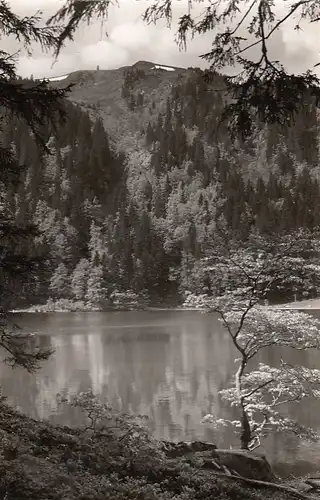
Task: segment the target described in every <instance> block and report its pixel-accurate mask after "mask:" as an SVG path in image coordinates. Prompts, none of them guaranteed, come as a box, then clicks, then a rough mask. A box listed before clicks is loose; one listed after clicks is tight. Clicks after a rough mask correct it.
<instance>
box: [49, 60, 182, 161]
mask: <svg viewBox="0 0 320 500" xmlns="http://www.w3.org/2000/svg"><path fill="white" fill-rule="evenodd" d="M155 66H157V65H156V64H155V63H152V62H146V61H139V62H137V63H136V64H134V65H133V66H125V67H122V68H119V69H115V70H96V71H76V72H74V73H70V75H69V76H68V77H67V78H66V79H64V80H62V81H59V82H54V83H53V85H56V86H65V85H66V84H69V83H72V84H74V85H75V86H74V88H73V90H72V92H71V94H70V100H71V101H72V102H74V103H77V104H79V105H80V106H81V107H83V108H85V109H87V110H89V111H90V115H91V116H92V117H97V116H100V117H101V118H102V120H103V123H104V126H105V128H106V130H107V132H108V135H109V138H110V142H111V144H112V145H113V146H114V147H115V148H116V149H117V150H118V151H119V150H121V151H123V152H128V153H129V152H130V151H132V150H136V149H137V148H139V149H140V148H142V147H143V145H144V135H143V133H142V132H143V129H145V128H146V126H147V124H148V122H149V121H153V120H155V119H156V118H157V116H158V114H159V112H164V110H165V105H166V101H167V98H168V96H169V95H170V93H171V87H172V84H174V83H175V82H176V81H177V79H180V78H181V77H183V76H186V75H187V74H189V73H190V70H186V69H183V68H174V71H167V70H162V69H157V68H155ZM153 68H154V69H153ZM130 70H131V71H132V70H133V71H137V70H140V71H142V72H143V74H142V77H141V78H140V79H139V80H138V81H136V82H135V84H134V90H133V93H134V94H135V95H137V94H138V93H139V91H140V92H143V93H144V103H143V106H141V107H139V108H137V109H135V110H134V111H132V110H130V108H129V106H128V102H127V100H126V99H125V98H123V97H122V87H123V85H124V82H125V75H126V72H128V71H130ZM152 103H154V104H153V106H154V107H152Z"/></svg>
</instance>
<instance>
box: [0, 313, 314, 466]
mask: <svg viewBox="0 0 320 500" xmlns="http://www.w3.org/2000/svg"><path fill="white" fill-rule="evenodd" d="M16 321H17V322H18V324H19V325H20V326H22V327H23V328H24V330H25V331H35V332H37V334H38V335H39V341H40V343H41V345H43V346H52V347H53V348H54V349H55V354H54V355H53V356H52V357H51V358H50V360H49V361H47V362H45V363H44V364H43V367H42V368H41V370H39V371H38V372H37V373H35V374H28V373H26V372H25V371H24V370H22V369H17V368H16V369H14V370H12V369H11V368H10V367H8V366H6V365H4V364H3V363H1V364H0V378H1V386H2V388H3V392H4V394H5V395H7V396H8V397H9V401H10V402H11V403H13V404H14V405H16V406H17V407H19V408H20V409H21V410H23V411H24V412H25V413H27V414H29V415H30V416H32V417H35V418H44V419H49V420H50V421H52V422H57V423H62V424H66V425H77V424H80V423H82V422H81V421H80V416H79V414H77V413H75V412H74V411H72V410H71V409H66V408H64V409H62V408H61V407H59V406H58V404H57V399H56V394H57V393H63V394H65V395H71V394H76V393H78V392H80V391H86V390H89V389H92V390H93V391H94V392H95V393H96V394H99V395H101V396H103V397H108V400H109V402H110V403H111V404H113V405H114V406H115V407H116V408H119V409H122V410H124V411H127V412H131V413H134V414H138V413H143V414H147V415H149V416H150V418H151V420H150V426H151V429H152V431H153V432H154V434H155V436H156V437H158V438H160V439H169V440H175V441H178V440H187V441H189V440H194V439H202V440H207V441H210V442H213V443H215V444H217V445H218V446H219V447H224V448H229V447H230V446H234V447H236V446H237V445H238V443H237V440H236V438H235V437H234V436H233V434H232V432H230V429H228V428H222V429H219V430H213V429H212V428H211V427H210V425H209V424H206V425H204V424H201V418H202V417H203V416H204V415H205V414H207V413H213V414H215V415H217V416H219V417H222V416H224V417H229V418H230V417H231V418H235V416H236V414H235V413H234V410H231V409H230V408H228V407H227V406H225V405H223V404H222V403H221V401H220V399H219V396H218V391H219V389H222V388H224V387H226V386H227V384H228V381H229V380H230V377H231V376H232V374H233V373H234V371H235V367H236V364H235V363H234V357H235V352H234V347H233V346H232V344H231V342H230V340H229V338H228V335H227V333H226V332H225V331H224V329H223V327H222V325H221V324H220V323H219V321H218V319H217V317H216V316H214V315H207V314H201V313H199V312H191V311H190V312H187V311H181V312H178V311H152V312H151V311H150V312H107V313H100V312H95V313H52V314H22V315H16ZM289 354H290V356H289V358H286V359H289V360H290V361H291V362H292V363H297V364H298V363H299V364H304V365H306V366H309V367H315V368H319V365H320V354H319V353H315V352H311V351H308V352H301V351H299V352H298V351H293V350H291V351H290V353H289ZM281 355H283V350H279V349H277V350H275V349H274V350H269V351H268V352H265V353H264V356H263V357H261V361H264V362H269V363H270V364H274V363H276V362H277V360H279V358H280V357H281ZM287 412H288V414H289V415H290V416H292V417H295V418H297V419H298V420H299V421H300V422H301V423H303V424H305V425H309V426H313V427H315V428H317V429H319V430H320V402H317V401H312V402H311V401H307V402H306V401H305V402H303V403H300V404H298V405H294V406H292V407H288V408H287ZM260 450H261V451H263V452H264V453H265V454H266V456H267V458H268V459H269V461H270V462H271V463H272V464H273V465H274V467H275V469H276V471H277V472H278V473H281V474H282V475H287V474H289V473H295V474H304V473H306V472H311V471H315V470H317V464H318V463H319V459H320V445H319V446H318V445H316V444H310V443H304V442H299V441H298V440H296V439H294V438H292V437H290V436H286V435H281V434H279V433H277V434H275V435H273V436H272V437H270V438H269V439H268V440H267V441H265V442H264V443H263V447H262V448H261V449H260ZM260 450H259V451H260Z"/></svg>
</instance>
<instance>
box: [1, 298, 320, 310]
mask: <svg viewBox="0 0 320 500" xmlns="http://www.w3.org/2000/svg"><path fill="white" fill-rule="evenodd" d="M260 307H269V308H271V309H279V310H289V311H290V310H315V311H316V310H320V299H310V300H301V301H296V302H289V303H285V304H271V305H262V306H260ZM119 311H122V312H128V311H145V312H153V311H154V312H157V311H159V312H160V311H173V312H188V311H189V312H200V313H204V312H206V309H205V308H201V307H187V306H185V307H184V306H183V305H179V306H173V307H170V306H163V307H161V306H159V307H156V306H146V305H143V304H134V305H131V306H130V305H125V304H124V305H115V306H111V305H110V306H106V307H105V308H99V307H94V306H89V305H86V304H83V303H77V302H74V303H71V304H70V303H66V304H64V305H62V306H61V303H57V304H56V307H55V304H52V303H51V304H50V305H49V304H44V305H34V306H30V307H26V308H21V309H12V310H10V311H9V313H10V314H26V313H28V314H32V313H34V314H35V313H37V314H39V313H41V314H49V313H71V312H89V313H93V312H119Z"/></svg>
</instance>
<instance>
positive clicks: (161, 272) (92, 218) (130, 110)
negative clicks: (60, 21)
mask: <svg viewBox="0 0 320 500" xmlns="http://www.w3.org/2000/svg"><path fill="white" fill-rule="evenodd" d="M66 81H67V83H69V82H70V81H71V82H73V83H74V84H75V86H74V88H73V90H72V92H71V95H70V101H69V102H67V103H66V106H67V109H68V117H69V118H68V120H67V122H66V124H65V125H64V126H63V127H61V128H60V129H59V131H58V133H57V134H56V135H54V134H53V133H52V131H51V130H49V129H48V130H47V131H46V134H47V141H48V142H47V145H48V147H49V149H50V151H51V154H50V155H49V154H40V153H39V150H38V148H37V147H36V145H35V143H34V141H33V138H32V137H31V136H30V135H29V133H28V130H27V128H26V127H25V126H24V125H23V124H22V123H21V122H18V121H17V120H14V119H13V120H11V121H10V123H9V124H8V126H7V128H6V130H5V133H4V135H3V138H2V140H3V143H4V145H5V146H8V145H10V144H11V145H12V148H13V151H14V153H15V154H16V155H17V157H18V158H19V161H20V163H21V164H22V165H26V168H25V169H24V172H23V176H22V179H21V180H22V182H21V183H20V184H19V186H17V188H16V190H12V189H10V191H9V192H7V193H5V196H4V198H3V200H2V208H3V210H7V211H8V212H11V213H12V214H14V217H16V218H17V220H18V221H19V223H20V224H27V223H30V222H33V223H35V224H36V225H37V226H38V227H39V230H40V233H39V234H38V235H37V236H35V238H34V239H33V242H32V243H30V245H29V252H30V254H31V255H32V256H35V255H37V256H39V257H41V263H40V267H39V270H38V272H37V273H36V275H35V276H34V279H33V281H32V282H29V283H28V285H27V287H25V289H24V290H22V292H21V293H20V289H18V290H19V297H16V298H15V300H14V305H15V306H17V305H19V306H23V305H27V304H30V303H40V302H41V303H44V302H46V301H47V300H48V299H49V298H50V297H51V298H52V299H60V298H64V299H72V300H78V301H85V302H86V303H87V304H91V305H96V306H104V305H106V304H108V303H109V302H110V300H111V299H112V297H115V292H119V293H123V292H127V291H129V290H130V291H132V292H134V293H136V294H138V295H140V296H142V295H143V296H145V297H146V296H148V297H149V298H150V299H151V300H152V301H154V302H157V301H159V300H160V299H166V300H168V301H169V300H170V301H176V300H177V301H179V300H181V298H182V297H183V294H184V292H185V291H187V290H189V291H192V292H196V293H200V292H203V291H207V292H209V293H214V289H213V284H212V281H211V278H210V273H208V272H207V271H205V269H204V268H203V265H202V262H203V258H204V257H207V256H210V253H211V252H212V249H213V248H214V245H215V239H216V234H217V223H218V226H219V227H220V228H221V227H222V228H227V229H228V230H230V231H231V233H232V234H233V236H234V237H236V238H239V239H242V240H243V239H245V238H247V237H248V235H249V234H250V233H252V232H253V231H256V232H258V233H262V234H268V233H270V232H272V233H277V232H279V233H280V232H283V231H288V230H293V229H297V228H299V227H307V228H312V227H314V226H316V225H318V224H319V223H320V210H319V208H320V190H319V179H320V171H319V130H318V129H319V120H318V118H317V113H316V109H315V107H314V106H313V104H312V102H311V100H310V99H308V97H306V101H305V109H304V113H303V114H302V115H300V116H299V117H298V120H297V121H296V123H295V124H294V125H293V126H292V127H291V128H289V129H287V131H286V133H284V132H281V131H280V130H279V129H277V127H276V126H274V127H268V128H266V127H261V126H260V125H259V124H258V123H257V129H256V133H255V136H254V138H253V139H252V140H250V141H248V142H246V143H241V142H240V141H238V143H237V144H236V145H234V144H232V143H231V141H230V138H229V133H228V130H226V128H225V127H224V126H223V125H219V127H218V123H219V118H220V116H221V109H222V105H223V102H222V97H221V92H219V88H221V87H222V86H223V78H222V77H221V76H219V75H216V76H215V77H214V78H213V80H211V81H210V82H208V81H207V80H206V79H204V78H203V74H202V72H201V71H200V70H198V69H191V68H190V69H188V70H182V69H175V70H174V71H168V70H164V69H159V68H155V67H154V65H153V64H152V63H138V64H137V65H134V66H133V67H130V68H122V69H119V70H116V71H96V72H81V73H80V72H77V73H74V74H72V75H70V76H69V77H68V78H67V80H66ZM64 84H65V81H63V82H58V83H53V85H61V86H62V85H64ZM15 286H16V285H15Z"/></svg>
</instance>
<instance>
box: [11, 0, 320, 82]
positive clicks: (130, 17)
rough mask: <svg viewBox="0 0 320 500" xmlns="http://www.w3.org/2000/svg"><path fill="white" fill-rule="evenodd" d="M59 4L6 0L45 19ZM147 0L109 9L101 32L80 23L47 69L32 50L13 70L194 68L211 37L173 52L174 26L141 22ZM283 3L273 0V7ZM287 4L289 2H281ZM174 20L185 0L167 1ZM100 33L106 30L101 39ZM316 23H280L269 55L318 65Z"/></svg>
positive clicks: (297, 66)
mask: <svg viewBox="0 0 320 500" xmlns="http://www.w3.org/2000/svg"><path fill="white" fill-rule="evenodd" d="M63 1H64V0H9V3H10V4H11V6H12V7H13V8H14V10H15V12H16V13H19V14H21V15H28V14H33V13H34V12H35V11H36V10H37V9H41V10H42V11H43V14H44V17H47V16H50V15H51V14H52V13H54V12H55V11H56V10H57V9H58V8H59V7H60V6H61V4H62V3H63ZM151 2H152V0H119V5H120V7H116V6H111V7H110V11H109V20H108V21H107V23H106V24H105V26H104V28H103V29H101V26H100V23H99V22H97V23H94V24H93V25H91V26H89V27H88V26H87V25H86V24H84V25H83V26H82V27H81V28H80V29H79V32H78V33H77V36H76V40H75V42H73V43H69V44H68V46H67V47H66V48H65V49H64V50H63V51H62V53H61V55H60V57H59V60H58V61H57V62H56V63H55V64H54V66H53V67H52V63H53V59H52V56H50V54H43V53H41V51H40V50H39V49H35V51H34V53H33V56H32V57H31V58H28V57H27V56H26V55H23V54H22V55H20V58H19V67H18V72H19V74H21V75H23V76H30V75H31V74H33V75H34V77H49V76H56V75H60V74H64V73H68V72H71V71H74V70H77V69H95V68H96V66H97V65H99V66H100V69H112V68H117V67H119V66H125V65H129V64H134V63H135V62H136V61H138V60H149V61H153V62H156V63H159V64H167V65H170V64H172V65H175V66H182V67H187V66H200V67H204V66H205V63H204V62H203V61H202V60H201V59H200V58H199V55H200V54H202V53H204V52H207V51H208V50H210V46H211V39H212V36H210V34H208V35H206V36H201V37H198V38H197V39H196V40H194V41H193V42H192V43H190V44H189V45H188V48H187V51H186V52H185V51H179V49H178V47H177V45H176V43H175V41H174V36H175V23H173V27H172V30H169V29H167V28H166V27H165V25H164V23H162V24H160V23H159V24H158V25H156V26H154V25H151V26H148V25H146V24H145V23H143V22H142V21H141V14H142V12H144V10H145V8H146V7H147V6H148V5H150V3H151ZM284 3H285V2H284V1H283V0H276V4H278V5H279V6H280V5H282V4H284ZM286 3H287V4H288V3H290V2H289V1H287V2H286ZM206 4H207V2H206V0H203V1H201V2H200V3H199V4H198V5H197V4H196V5H195V6H194V7H193V10H192V13H193V14H194V15H197V14H200V13H201V12H202V11H203V9H204V8H205V6H206ZM173 5H174V17H175V18H178V17H179V16H180V15H181V14H183V13H186V12H187V0H173ZM105 31H107V32H108V36H106V34H105ZM319 42H320V23H314V24H313V25H308V26H306V27H305V29H304V31H303V32H300V33H297V32H294V31H293V30H292V29H290V25H286V29H283V30H281V31H280V30H279V31H278V32H276V33H275V35H274V37H273V38H272V42H271V43H270V53H271V55H272V56H273V57H274V58H279V59H281V61H283V62H285V64H286V65H287V67H288V69H290V70H291V71H294V72H298V71H299V72H300V71H304V70H306V69H307V68H311V67H312V66H313V64H315V63H317V62H319V61H320V43H319ZM2 48H3V49H4V50H8V51H15V50H17V48H18V45H16V43H15V42H14V41H8V40H2Z"/></svg>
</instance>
